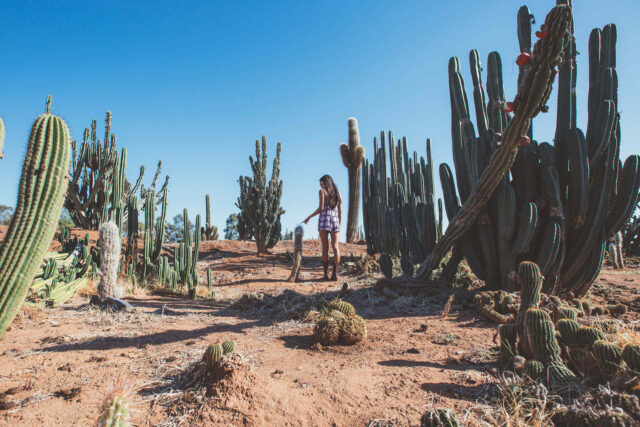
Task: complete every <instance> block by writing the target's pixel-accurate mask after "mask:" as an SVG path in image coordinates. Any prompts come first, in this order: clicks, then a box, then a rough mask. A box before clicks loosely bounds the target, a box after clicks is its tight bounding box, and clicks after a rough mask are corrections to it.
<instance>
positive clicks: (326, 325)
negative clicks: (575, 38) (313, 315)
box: [313, 316, 340, 345]
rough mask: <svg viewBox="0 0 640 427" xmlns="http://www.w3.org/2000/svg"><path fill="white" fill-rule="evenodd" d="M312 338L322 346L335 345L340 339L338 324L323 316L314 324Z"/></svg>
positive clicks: (334, 320) (331, 318) (332, 319)
mask: <svg viewBox="0 0 640 427" xmlns="http://www.w3.org/2000/svg"><path fill="white" fill-rule="evenodd" d="M313 336H314V337H315V339H316V340H317V341H318V342H319V343H320V344H322V345H331V344H335V343H337V342H338V339H339V338H340V324H339V323H338V321H337V320H336V319H334V318H333V317H330V316H325V317H323V318H322V319H320V320H318V322H317V323H316V326H315V328H314V330H313Z"/></svg>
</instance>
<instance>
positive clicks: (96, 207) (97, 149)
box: [64, 112, 169, 230]
mask: <svg viewBox="0 0 640 427" xmlns="http://www.w3.org/2000/svg"><path fill="white" fill-rule="evenodd" d="M72 153H73V155H72V161H71V164H72V171H71V182H70V184H69V191H68V192H67V196H66V199H65V203H64V206H65V208H67V210H68V211H69V215H70V216H71V219H72V220H73V222H74V223H75V224H76V225H77V226H79V227H82V228H84V229H90V230H97V229H98V227H99V226H100V224H101V223H103V222H106V221H108V220H113V221H115V223H116V225H117V226H118V228H119V229H120V230H122V229H123V224H124V222H125V221H126V220H127V217H128V208H127V203H128V201H129V198H130V196H131V195H132V194H135V193H136V192H138V190H139V189H140V205H139V206H138V208H139V209H142V207H143V206H142V204H143V203H144V200H145V198H146V193H147V191H148V190H153V189H155V185H156V182H157V181H158V177H159V176H160V169H161V166H162V162H158V168H157V170H156V173H155V175H154V178H153V181H152V182H151V185H150V187H149V189H148V190H145V189H144V188H143V187H142V177H143V175H144V166H141V167H140V174H139V176H138V179H137V180H136V182H135V184H134V185H131V184H130V183H129V182H128V181H127V175H126V167H127V150H126V149H125V148H123V149H122V151H121V153H120V154H118V150H117V148H116V137H115V134H113V133H111V112H107V116H106V119H105V133H104V140H103V141H102V142H101V141H100V139H98V138H97V136H96V121H95V120H93V121H92V122H91V130H89V129H85V131H84V139H83V141H82V144H81V145H80V151H79V152H78V150H77V146H76V143H75V141H74V142H73V143H72ZM168 183H169V177H168V176H167V177H166V179H165V182H164V185H163V188H162V189H160V190H159V191H158V192H157V193H156V195H157V196H158V197H160V196H162V195H163V194H164V191H163V190H164V188H166V186H167V185H168ZM158 201H159V200H158Z"/></svg>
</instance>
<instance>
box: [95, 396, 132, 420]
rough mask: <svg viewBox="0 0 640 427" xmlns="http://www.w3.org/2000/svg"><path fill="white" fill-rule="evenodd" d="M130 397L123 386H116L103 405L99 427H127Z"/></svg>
mask: <svg viewBox="0 0 640 427" xmlns="http://www.w3.org/2000/svg"><path fill="white" fill-rule="evenodd" d="M128 407H129V399H128V396H127V393H126V392H125V390H124V389H123V387H122V386H116V389H115V390H113V391H111V392H110V393H109V394H108V395H107V398H106V399H105V401H104V403H103V405H102V411H101V414H100V418H99V419H98V427H125V426H128V425H129V409H128Z"/></svg>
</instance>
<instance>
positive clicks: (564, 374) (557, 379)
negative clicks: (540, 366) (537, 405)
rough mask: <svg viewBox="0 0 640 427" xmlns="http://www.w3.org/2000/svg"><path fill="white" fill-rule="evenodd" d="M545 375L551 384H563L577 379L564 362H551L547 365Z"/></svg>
mask: <svg viewBox="0 0 640 427" xmlns="http://www.w3.org/2000/svg"><path fill="white" fill-rule="evenodd" d="M544 377H545V380H546V382H547V384H548V385H550V386H554V385H562V384H566V383H569V382H572V381H576V380H577V378H576V376H575V375H574V373H573V372H571V371H570V370H569V369H567V367H566V366H564V364H562V363H551V364H549V365H547V366H546V367H545V373H544Z"/></svg>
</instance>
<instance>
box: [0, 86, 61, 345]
mask: <svg viewBox="0 0 640 427" xmlns="http://www.w3.org/2000/svg"><path fill="white" fill-rule="evenodd" d="M70 154H71V136H70V135H69V129H68V128H67V124H66V123H65V122H64V120H62V119H61V118H60V117H58V116H55V115H53V114H51V97H50V96H49V97H48V98H47V107H46V112H45V113H44V114H42V115H41V116H39V117H38V118H37V119H36V121H35V122H34V124H33V127H32V128H31V135H30V137H29V143H28V145H27V152H26V155H25V160H24V166H23V168H22V177H21V179H20V184H19V187H18V200H17V202H16V205H15V206H16V208H15V213H14V215H13V217H12V219H11V223H10V224H9V228H8V230H7V234H6V235H5V238H4V240H3V241H2V245H1V246H0V336H2V334H3V333H4V331H5V330H6V329H7V327H8V326H9V325H10V324H11V322H12V321H13V318H14V317H15V316H16V314H17V313H18V311H19V310H20V307H22V303H23V302H24V300H25V298H26V296H27V293H28V291H29V286H30V285H31V281H32V280H33V277H34V275H35V273H36V271H37V270H38V269H39V268H40V265H41V264H42V258H43V256H44V255H45V253H46V252H47V250H48V248H49V244H50V243H51V240H52V239H53V235H54V233H55V230H56V227H57V225H58V218H59V216H60V211H61V210H62V203H63V202H64V196H65V193H66V191H67V185H68V182H69V157H70Z"/></svg>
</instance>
